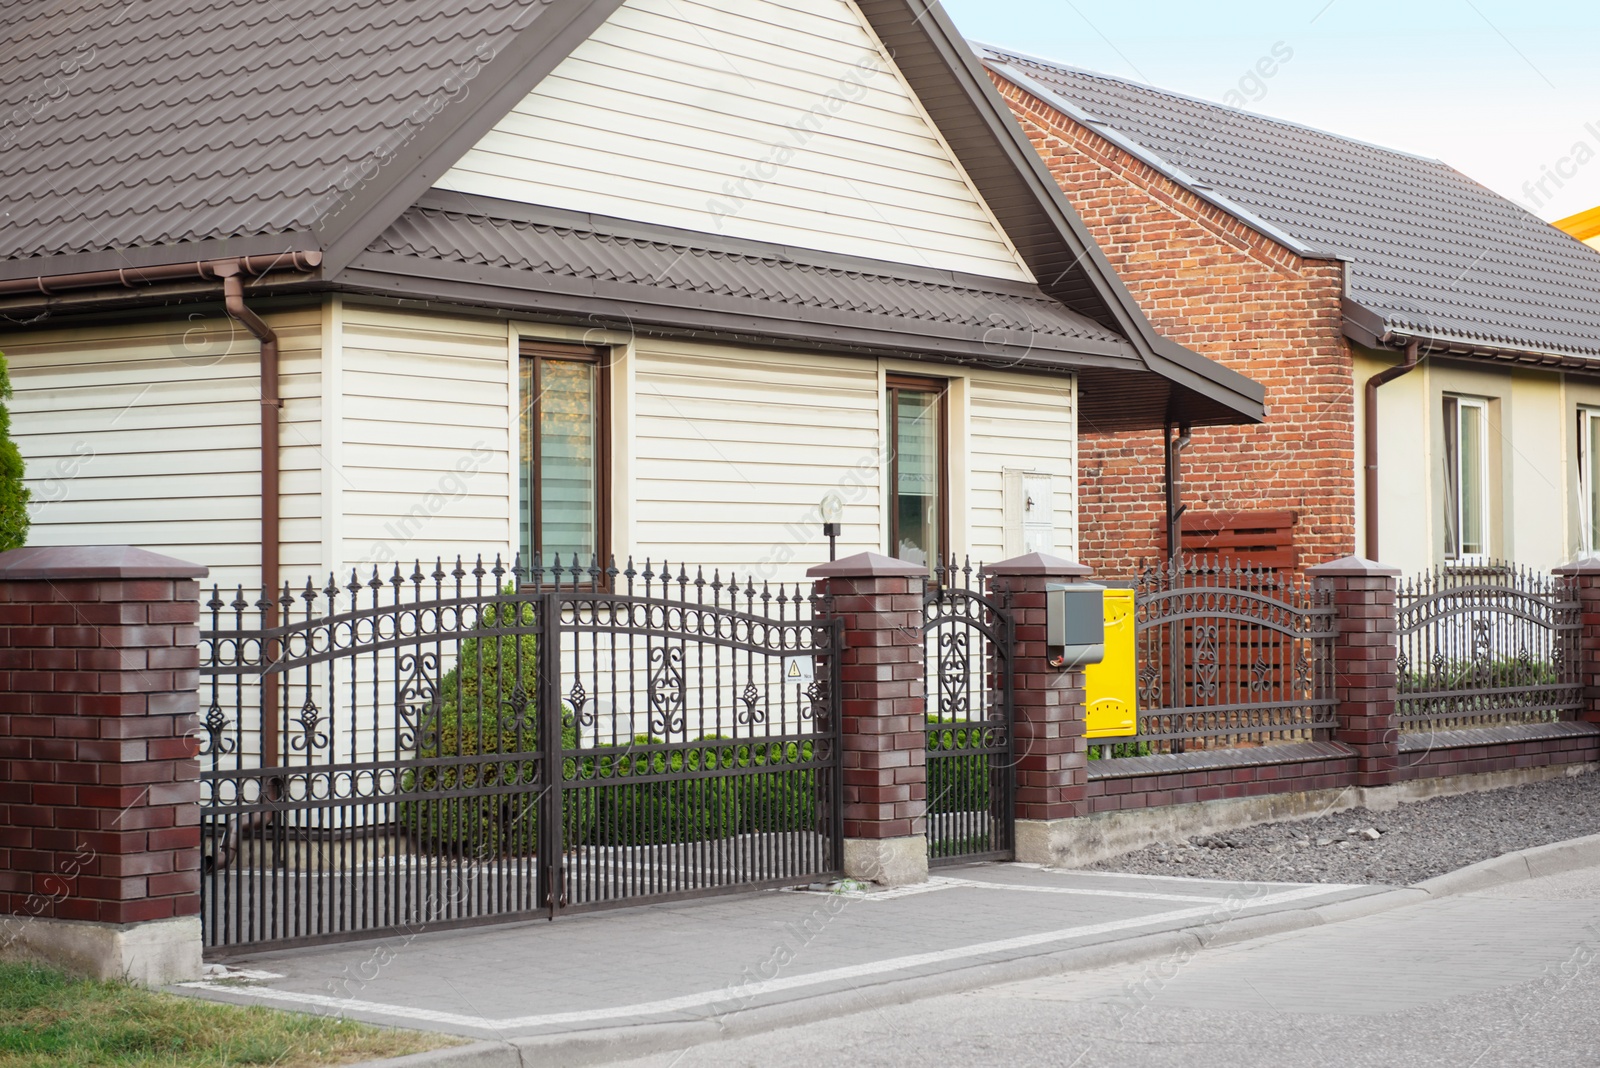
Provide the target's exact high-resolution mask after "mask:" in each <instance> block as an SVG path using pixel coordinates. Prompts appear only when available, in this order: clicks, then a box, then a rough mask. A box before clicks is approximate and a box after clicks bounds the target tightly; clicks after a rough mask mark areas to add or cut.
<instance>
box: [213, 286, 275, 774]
mask: <svg viewBox="0 0 1600 1068" xmlns="http://www.w3.org/2000/svg"><path fill="white" fill-rule="evenodd" d="M245 268H246V264H244V263H243V262H240V261H231V262H230V261H222V262H218V263H214V264H212V270H213V271H214V272H215V274H216V276H217V277H219V278H221V279H222V304H223V307H224V308H225V309H226V310H227V313H228V316H229V318H231V319H233V320H235V321H237V322H238V323H239V324H240V325H242V326H243V327H244V328H245V329H246V330H248V331H250V333H251V335H253V336H254V337H255V338H256V340H258V341H259V342H261V361H260V363H261V590H262V599H263V600H264V601H265V602H266V611H265V618H264V619H263V620H262V622H263V624H264V626H265V627H266V629H268V630H271V629H273V628H275V627H277V625H278V583H279V581H280V579H279V557H280V530H279V488H280V487H279V477H278V453H279V433H278V429H279V428H278V424H279V419H280V416H281V414H282V412H283V399H282V398H281V397H280V396H279V395H278V335H277V334H276V333H275V332H274V331H273V329H272V327H270V326H268V325H267V324H266V322H265V321H263V320H262V318H261V317H260V316H259V315H257V314H256V313H255V312H253V311H251V310H250V309H249V308H248V307H246V306H245V303H244V278H243V275H244V270H245ZM276 646H277V643H276V642H269V643H267V646H266V648H264V649H263V651H262V652H263V659H264V660H265V661H266V662H267V663H269V664H270V663H272V662H273V661H274V660H276V659H277V653H278V650H277V648H276ZM277 708H278V676H277V673H276V672H267V673H265V674H263V675H262V676H261V765H262V767H267V768H275V767H277V766H278V731H277V727H276V716H277ZM269 716H270V717H271V719H270V720H269ZM269 724H270V725H269Z"/></svg>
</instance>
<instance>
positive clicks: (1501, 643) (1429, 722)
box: [1395, 562, 1583, 732]
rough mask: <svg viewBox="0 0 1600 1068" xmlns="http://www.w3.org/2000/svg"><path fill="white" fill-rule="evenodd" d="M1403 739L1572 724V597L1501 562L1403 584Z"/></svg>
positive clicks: (1456, 567)
mask: <svg viewBox="0 0 1600 1068" xmlns="http://www.w3.org/2000/svg"><path fill="white" fill-rule="evenodd" d="M1397 617H1398V627H1397V630H1398V638H1399V651H1398V657H1397V662H1396V665H1395V666H1396V670H1397V674H1398V676H1399V701H1398V705H1399V708H1398V713H1399V718H1400V729H1401V730H1402V731H1408V732H1416V731H1441V730H1465V729H1471V728H1475V727H1494V726H1502V725H1506V724H1515V723H1547V722H1553V721H1556V720H1561V719H1572V718H1574V717H1575V716H1576V714H1577V712H1578V711H1579V710H1580V709H1581V708H1582V704H1583V692H1582V687H1581V685H1580V682H1579V675H1578V668H1579V657H1578V653H1577V647H1576V642H1577V641H1578V637H1579V633H1580V629H1581V626H1582V623H1581V619H1580V616H1579V606H1578V602H1577V597H1576V596H1575V595H1574V594H1573V592H1572V591H1571V590H1570V589H1569V588H1568V586H1567V584H1566V583H1565V582H1564V581H1563V580H1562V579H1560V578H1558V577H1556V576H1553V575H1548V574H1544V573H1542V572H1538V571H1534V570H1531V569H1529V568H1525V567H1520V566H1518V565H1515V564H1510V563H1505V562H1487V563H1482V564H1448V565H1445V566H1443V567H1438V568H1434V569H1433V570H1431V571H1427V572H1424V573H1422V574H1420V575H1416V576H1413V577H1412V578H1410V579H1407V580H1404V581H1402V582H1401V583H1400V586H1399V590H1398V595H1397Z"/></svg>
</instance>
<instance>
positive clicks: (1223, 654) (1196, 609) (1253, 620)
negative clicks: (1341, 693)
mask: <svg viewBox="0 0 1600 1068" xmlns="http://www.w3.org/2000/svg"><path fill="white" fill-rule="evenodd" d="M1134 606H1135V619H1136V635H1137V639H1136V640H1137V653H1136V655H1137V663H1138V675H1137V682H1138V732H1137V733H1136V734H1134V735H1132V736H1129V737H1126V738H1116V739H1106V740H1104V741H1101V742H1099V743H1098V744H1091V745H1090V747H1089V758H1090V759H1091V760H1103V759H1111V758H1113V757H1129V756H1145V755H1151V754H1163V753H1181V752H1184V751H1186V750H1194V749H1233V748H1255V747H1259V746H1264V745H1274V744H1280V743H1285V742H1296V741H1311V740H1317V739H1320V738H1324V737H1326V736H1327V735H1328V733H1329V732H1330V731H1332V729H1333V728H1334V726H1335V719H1336V715H1335V713H1336V707H1335V706H1336V704H1337V702H1336V701H1335V699H1334V695H1333V655H1332V654H1333V639H1334V627H1335V618H1334V609H1333V603H1332V599H1331V597H1330V595H1329V594H1328V593H1327V592H1326V591H1323V590H1318V589H1316V588H1315V587H1314V586H1313V585H1312V584H1311V583H1310V582H1308V581H1307V580H1306V579H1304V578H1300V577H1296V576H1293V575H1284V574H1282V573H1280V572H1278V571H1277V570H1275V569H1272V568H1257V567H1251V566H1248V565H1239V564H1234V563H1231V562H1229V561H1227V560H1225V559H1218V558H1216V557H1211V556H1185V557H1183V558H1182V559H1181V560H1180V561H1179V562H1177V563H1169V564H1165V565H1162V566H1160V567H1156V568H1152V569H1150V570H1148V571H1146V572H1145V573H1144V574H1143V575H1141V576H1140V578H1139V584H1138V587H1137V590H1136V592H1135V594H1134Z"/></svg>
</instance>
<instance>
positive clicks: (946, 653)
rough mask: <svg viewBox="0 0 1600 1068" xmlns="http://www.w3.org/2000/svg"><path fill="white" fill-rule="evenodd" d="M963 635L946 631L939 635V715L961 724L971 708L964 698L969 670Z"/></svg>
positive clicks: (969, 702) (961, 630) (968, 653)
mask: <svg viewBox="0 0 1600 1068" xmlns="http://www.w3.org/2000/svg"><path fill="white" fill-rule="evenodd" d="M969 656H970V649H969V643H968V641H967V633H966V631H965V630H964V629H958V628H957V627H948V628H946V629H945V630H944V631H942V632H941V633H940V635H939V715H940V716H941V717H942V718H944V719H957V720H965V719H967V718H968V712H969V710H970V709H971V707H972V701H971V699H970V698H969V697H968V696H967V688H968V687H967V684H968V682H969V680H970V677H971V667H970V661H969V659H968V657H969Z"/></svg>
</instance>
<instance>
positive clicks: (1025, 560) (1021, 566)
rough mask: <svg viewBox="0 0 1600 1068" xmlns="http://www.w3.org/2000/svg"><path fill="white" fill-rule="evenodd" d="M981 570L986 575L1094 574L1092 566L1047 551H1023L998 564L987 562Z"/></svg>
mask: <svg viewBox="0 0 1600 1068" xmlns="http://www.w3.org/2000/svg"><path fill="white" fill-rule="evenodd" d="M983 571H984V574H987V575H1042V576H1044V577H1046V578H1088V577H1089V576H1090V575H1092V574H1094V568H1092V567H1088V566H1086V565H1084V564H1080V563H1077V562H1075V561H1072V560H1063V559H1062V558H1061V557H1059V556H1051V555H1050V554H1049V553H1024V554H1023V555H1021V556H1013V557H1012V558H1011V559H1009V560H1002V561H1000V562H999V563H998V564H988V565H986V566H985V567H984V569H983Z"/></svg>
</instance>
